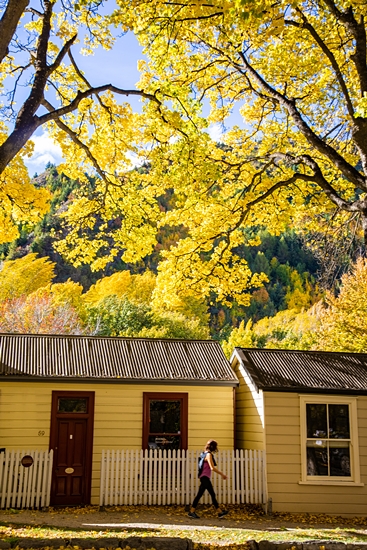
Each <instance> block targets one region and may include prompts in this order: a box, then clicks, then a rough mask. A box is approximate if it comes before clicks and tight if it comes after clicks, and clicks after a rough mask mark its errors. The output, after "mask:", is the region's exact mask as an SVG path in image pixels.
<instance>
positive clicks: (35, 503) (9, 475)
mask: <svg viewBox="0 0 367 550" xmlns="http://www.w3.org/2000/svg"><path fill="white" fill-rule="evenodd" d="M52 460H53V451H6V452H3V453H0V508H43V507H45V506H49V504H50V489H51V473H52Z"/></svg>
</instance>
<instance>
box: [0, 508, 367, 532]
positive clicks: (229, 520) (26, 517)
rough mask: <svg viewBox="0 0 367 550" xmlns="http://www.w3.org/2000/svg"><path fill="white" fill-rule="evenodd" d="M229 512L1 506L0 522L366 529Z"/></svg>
mask: <svg viewBox="0 0 367 550" xmlns="http://www.w3.org/2000/svg"><path fill="white" fill-rule="evenodd" d="M227 508H228V509H229V514H228V516H226V517H225V518H223V519H218V518H217V517H216V515H215V511H214V509H213V508H211V507H207V506H202V507H201V508H200V507H198V509H197V513H198V515H200V519H198V520H192V519H190V518H189V517H188V516H187V511H186V510H185V508H184V507H183V506H119V507H117V506H116V507H108V508H106V509H105V510H102V511H99V509H98V507H93V506H89V507H86V508H64V509H62V508H59V509H52V508H50V509H49V510H48V511H38V510H0V522H1V523H3V524H4V523H12V524H17V523H19V524H28V525H37V526H41V525H47V526H54V527H61V528H64V529H65V528H70V529H83V530H88V531H89V530H96V531H99V530H106V529H123V530H136V529H139V530H144V529H146V530H150V531H151V530H152V529H153V530H157V531H159V530H160V529H164V528H168V527H169V528H170V529H177V530H182V529H202V530H205V529H213V528H215V527H219V528H222V529H228V528H229V529H233V528H236V529H250V530H260V531H284V530H291V529H293V528H294V529H296V528H300V527H301V528H302V529H307V528H309V527H312V528H328V529H335V528H336V527H343V526H347V525H353V526H357V525H358V527H359V529H360V530H361V531H365V530H367V518H341V517H338V518H336V517H332V516H326V515H322V516H320V515H319V516H310V515H308V514H302V515H301V514H298V515H290V514H273V515H271V516H267V515H264V514H263V512H262V510H261V509H259V508H256V507H245V506H228V507H227Z"/></svg>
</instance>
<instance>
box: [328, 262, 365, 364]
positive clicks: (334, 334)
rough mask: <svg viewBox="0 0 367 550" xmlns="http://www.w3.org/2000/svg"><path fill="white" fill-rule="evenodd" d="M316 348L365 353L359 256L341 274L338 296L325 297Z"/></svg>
mask: <svg viewBox="0 0 367 550" xmlns="http://www.w3.org/2000/svg"><path fill="white" fill-rule="evenodd" d="M327 305H328V308H327V309H325V310H324V313H323V315H322V318H321V330H320V335H319V338H318V348H319V349H322V350H325V351H349V352H358V353H365V352H367V261H366V260H365V259H362V258H360V259H359V260H358V261H357V263H356V264H355V265H354V266H353V270H352V271H351V273H349V274H345V275H344V276H343V277H342V284H341V287H340V292H339V294H338V296H334V295H332V294H331V293H329V294H328V296H327Z"/></svg>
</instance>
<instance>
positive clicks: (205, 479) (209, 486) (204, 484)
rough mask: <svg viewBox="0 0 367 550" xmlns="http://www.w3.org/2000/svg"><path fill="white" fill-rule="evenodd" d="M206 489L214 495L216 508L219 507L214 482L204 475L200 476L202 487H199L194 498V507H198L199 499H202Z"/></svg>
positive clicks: (213, 499) (213, 501)
mask: <svg viewBox="0 0 367 550" xmlns="http://www.w3.org/2000/svg"><path fill="white" fill-rule="evenodd" d="M205 491H208V493H209V495H210V496H211V497H212V503H213V506H214V507H215V508H219V504H218V501H217V499H216V496H215V492H214V489H213V485H212V482H211V481H210V479H209V478H208V477H206V476H203V477H201V478H200V487H199V490H198V494H197V495H196V497H195V498H194V502H193V503H192V507H193V508H196V506H197V505H198V504H199V500H200V499H201V497H202V496H203V494H204V493H205Z"/></svg>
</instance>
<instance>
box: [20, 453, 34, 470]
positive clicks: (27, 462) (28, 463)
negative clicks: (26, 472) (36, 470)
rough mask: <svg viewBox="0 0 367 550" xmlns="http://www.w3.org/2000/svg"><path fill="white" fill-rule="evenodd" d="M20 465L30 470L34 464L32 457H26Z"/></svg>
mask: <svg viewBox="0 0 367 550" xmlns="http://www.w3.org/2000/svg"><path fill="white" fill-rule="evenodd" d="M20 463H21V465H22V466H24V468H29V467H30V466H32V464H33V458H32V457H31V455H24V456H23V458H22V460H21V461H20Z"/></svg>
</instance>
